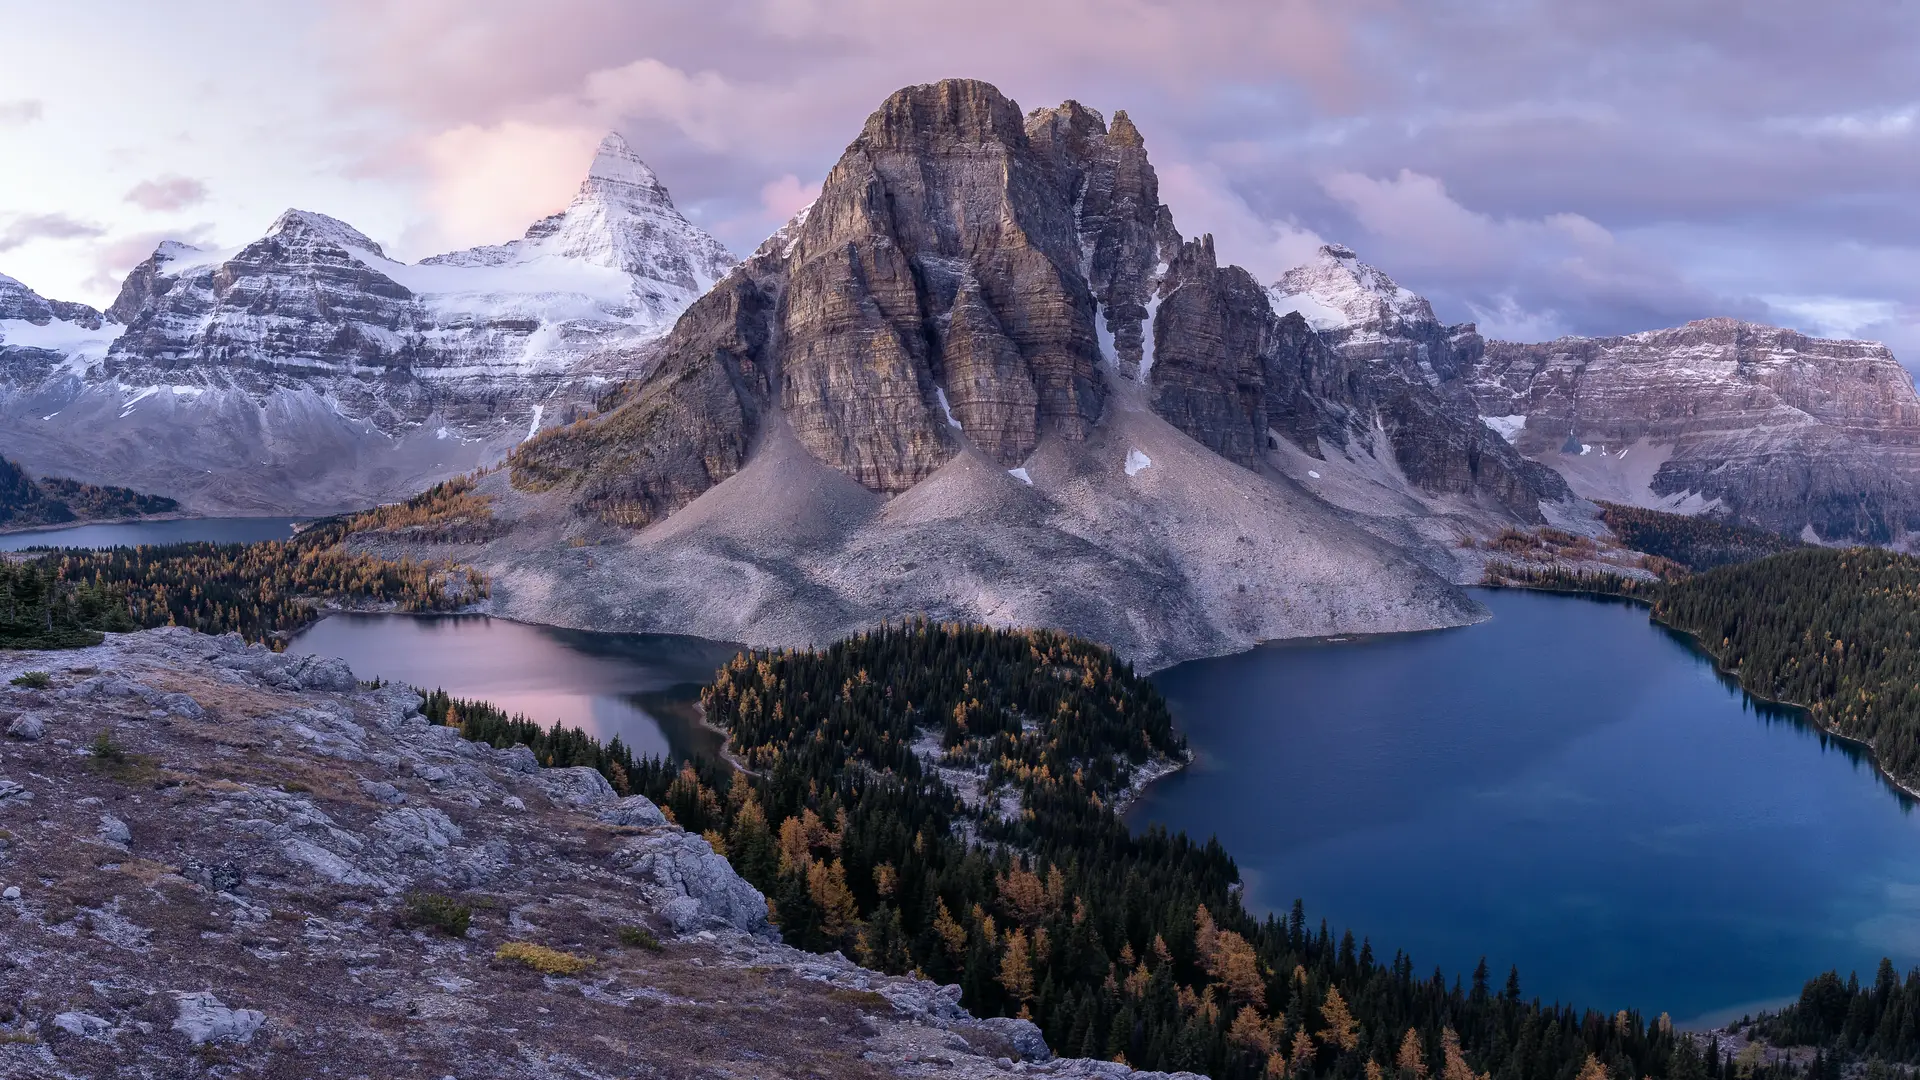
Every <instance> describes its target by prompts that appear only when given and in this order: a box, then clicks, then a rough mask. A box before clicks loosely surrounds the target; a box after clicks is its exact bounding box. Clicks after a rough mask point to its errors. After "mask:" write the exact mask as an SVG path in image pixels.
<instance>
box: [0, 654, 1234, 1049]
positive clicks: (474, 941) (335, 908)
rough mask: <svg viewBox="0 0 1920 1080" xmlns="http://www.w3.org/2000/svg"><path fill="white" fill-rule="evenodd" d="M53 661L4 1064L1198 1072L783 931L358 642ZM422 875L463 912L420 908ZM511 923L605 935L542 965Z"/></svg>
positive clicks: (28, 731) (586, 937)
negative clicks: (354, 654)
mask: <svg viewBox="0 0 1920 1080" xmlns="http://www.w3.org/2000/svg"><path fill="white" fill-rule="evenodd" d="M28 669H36V670H41V671H47V672H50V673H51V676H52V685H51V686H50V687H48V688H46V689H41V690H34V689H24V688H19V687H11V688H5V689H4V692H0V731H3V732H5V736H4V737H0V1000H4V1001H5V1002H6V1003H7V1004H6V1009H5V1010H4V1012H0V1074H5V1075H8V1076H13V1075H21V1076H43V1075H44V1076H102V1075H114V1074H117V1073H119V1072H123V1071H127V1070H134V1071H143V1072H146V1073H149V1074H152V1075H164V1076H184V1075H193V1074H195V1073H197V1072H198V1071H201V1070H203V1069H205V1068H206V1067H207V1065H208V1063H209V1062H219V1063H220V1064H221V1066H222V1067H224V1068H231V1069H238V1070H240V1071H243V1072H248V1073H260V1074H263V1075H279V1074H291V1075H308V1074H312V1073H314V1072H315V1071H316V1070H317V1071H320V1072H326V1071H329V1070H331V1071H336V1072H341V1073H343V1074H348V1075H361V1074H365V1075H380V1076H388V1075H400V1074H404V1075H422V1076H443V1075H455V1076H463V1077H515V1078H542V1080H558V1078H563V1077H564V1078H573V1077H586V1076H604V1075H622V1076H632V1075H640V1076H646V1075H669V1074H671V1075H683V1074H688V1075H692V1074H698V1075H748V1074H761V1073H763V1072H764V1071H766V1070H767V1069H769V1068H772V1069H773V1070H774V1071H777V1072H779V1073H781V1074H783V1075H784V1074H787V1073H789V1072H811V1073H815V1074H818V1075H827V1076H835V1077H864V1078H880V1077H892V1076H900V1075H910V1076H933V1077H955V1078H979V1077H989V1076H993V1077H998V1076H1004V1075H1007V1072H1006V1070H1007V1069H1008V1068H1009V1067H1013V1066H1012V1061H1013V1060H1018V1061H1021V1062H1022V1063H1023V1064H1021V1065H1020V1066H1018V1068H1020V1069H1022V1070H1039V1071H1042V1072H1045V1073H1046V1074H1047V1075H1053V1076H1061V1077H1114V1078H1117V1080H1125V1078H1129V1077H1133V1076H1136V1075H1139V1076H1140V1077H1141V1078H1142V1080H1153V1078H1155V1077H1160V1078H1161V1080H1172V1078H1168V1077H1165V1076H1164V1075H1163V1074H1135V1073H1132V1072H1131V1071H1130V1070H1127V1069H1125V1068H1123V1067H1120V1066H1116V1065H1113V1064H1112V1063H1109V1062H1093V1061H1082V1060H1059V1059H1053V1058H1052V1057H1051V1055H1050V1053H1049V1052H1048V1050H1047V1046H1046V1043H1045V1041H1044V1039H1042V1038H1041V1036H1040V1033H1039V1031H1038V1030H1037V1029H1036V1028H1034V1026H1033V1025H1032V1024H1030V1023H1028V1022H1026V1021H1023V1020H1011V1019H990V1020H981V1019H977V1018H975V1017H973V1016H971V1015H969V1014H968V1013H967V1012H966V1011H965V1010H964V1009H962V1008H960V1006H959V1005H958V1000H959V997H960V988H959V987H957V986H953V987H941V986H936V985H934V984H932V983H929V982H927V981H925V980H920V979H914V978H898V977H890V976H886V975H881V974H878V973H875V972H871V971H866V970H863V969H861V968H859V967H857V966H855V965H853V964H851V963H849V962H847V961H846V960H844V959H842V958H840V957H839V956H838V955H834V956H826V957H823V956H817V955H813V954H809V953H803V952H800V951H798V950H796V949H792V948H788V947H786V946H783V945H781V944H779V943H778V938H777V936H776V935H775V933H774V932H773V931H772V930H771V928H769V926H768V925H767V908H766V901H765V899H764V898H763V897H762V896H761V895H760V894H759V893H758V892H757V891H755V890H754V888H753V887H752V886H751V885H749V884H748V883H747V882H746V881H744V880H743V879H741V878H740V877H739V875H737V874H735V873H734V871H733V868H732V867H731V866H729V865H728V864H727V862H726V860H725V859H723V858H721V857H720V856H718V855H716V854H715V853H714V852H713V850H712V849H711V848H710V847H709V846H708V844H707V842H706V841H704V840H702V839H701V838H699V837H697V836H693V835H690V834H688V833H686V832H683V831H682V830H680V829H679V828H677V827H675V826H673V825H672V824H670V823H669V822H668V821H667V819H666V817H665V816H664V815H663V814H662V813H661V811H660V810H659V809H658V808H657V807H655V806H654V805H653V804H652V803H650V802H648V801H647V800H646V799H645V798H644V797H640V796H632V797H628V798H625V799H621V798H619V797H618V796H617V795H616V794H615V793H614V791H613V790H612V789H611V788H610V787H609V785H608V784H607V782H606V780H605V779H603V778H602V777H601V775H600V774H599V773H597V772H594V771H593V770H590V769H583V768H575V769H542V768H541V767H540V765H539V763H538V762H536V761H535V760H534V758H533V754H532V752H531V751H529V750H528V749H527V748H526V747H524V746H520V747H515V748H513V749H511V750H495V749H493V748H492V747H490V746H487V745H484V744H480V743H472V742H467V741H466V740H464V739H462V738H461V737H460V734H459V732H458V731H456V730H454V729H452V728H445V727H435V726H432V725H430V724H428V723H427V722H426V720H425V719H423V718H422V717H421V716H420V715H419V714H418V712H417V710H416V706H417V704H418V701H419V697H418V695H417V694H415V693H414V692H412V691H411V690H407V689H405V688H401V687H386V688H383V689H379V690H367V689H364V688H362V687H361V686H360V685H359V683H358V682H357V681H356V680H355V679H354V677H353V673H352V672H351V671H349V670H348V669H347V668H346V666H345V665H344V664H342V663H341V662H340V661H338V660H325V659H321V658H317V657H289V656H285V655H276V654H273V653H269V652H267V651H265V650H264V649H260V648H248V647H246V646H243V645H241V644H240V643H239V641H238V640H237V639H233V638H209V637H204V636H201V635H198V634H194V633H192V632H190V631H186V630H182V629H166V630H152V631H147V632H145V633H140V634H130V635H112V636H110V637H109V639H108V641H107V643H106V644H104V645H102V646H99V647H97V648H93V649H86V650H79V651H74V652H67V653H57V654H31V653H29V654H21V653H12V654H9V655H8V656H7V657H6V658H5V660H4V661H3V662H0V679H5V678H9V677H12V676H14V675H17V674H19V673H20V672H21V671H23V670H28ZM97 672H104V674H99V673H97ZM102 739H104V740H105V741H106V743H107V745H108V746H109V747H110V748H112V751H113V752H112V753H110V754H108V755H104V756H103V755H101V754H98V753H90V752H89V751H88V750H87V749H85V748H86V747H97V746H99V745H100V743H101V740H102ZM423 893H431V894H438V895H440V896H441V897H443V898H450V899H447V901H446V903H447V905H448V906H449V907H451V906H454V905H457V906H459V907H462V908H465V909H466V910H467V911H468V916H469V917H468V920H467V921H464V922H461V923H459V924H458V925H453V924H450V923H448V922H447V921H445V920H441V921H438V922H436V921H435V920H433V919H431V918H428V917H426V916H425V915H423V912H426V911H427V909H426V908H424V907H423V906H422V905H421V904H420V903H419V900H418V898H419V897H420V895H421V894H423ZM443 910H444V909H443ZM623 931H624V933H623ZM634 931H646V932H647V933H648V934H651V935H653V936H654V937H655V938H657V939H658V940H659V941H660V942H661V943H662V944H661V947H659V948H658V949H648V948H642V947H638V946H636V945H634V944H631V943H630V942H632V941H634V940H635V938H636V936H635V934H634V933H633V932H634ZM509 943H518V944H519V946H520V947H525V946H528V945H533V946H540V947H544V948H546V949H550V950H555V952H553V953H549V954H546V955H547V956H549V957H552V956H555V955H559V954H565V957H570V958H572V959H573V960H575V961H580V962H584V963H582V964H581V966H580V967H579V968H578V969H577V970H572V971H562V970H561V969H554V970H553V971H552V972H550V973H546V974H543V973H541V972H540V971H538V970H534V969H533V968H531V967H529V966H528V965H527V964H525V963H523V962H521V961H518V960H515V959H513V956H514V954H513V952H512V951H511V950H507V951H505V952H503V951H502V946H505V945H508V944H509ZM609 1033H615V1034H609ZM616 1035H617V1037H616ZM1003 1062H1004V1063H1003ZM1180 1076H1181V1077H1184V1078H1186V1080H1198V1078H1197V1077H1192V1076H1191V1074H1180Z"/></svg>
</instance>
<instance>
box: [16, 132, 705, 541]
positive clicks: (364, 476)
mask: <svg viewBox="0 0 1920 1080" xmlns="http://www.w3.org/2000/svg"><path fill="white" fill-rule="evenodd" d="M733 263H734V260H733V257H732V256H731V255H730V254H728V253H727V251H726V250H725V249H724V248H723V247H721V246H720V244H719V243H718V242H717V241H715V240H714V239H713V238H712V237H711V236H708V235H707V234H706V233H705V232H703V231H701V230H700V229H699V228H697V227H696V226H694V225H693V224H691V223H690V222H688V221H687V220H686V219H685V218H684V217H682V216H681V215H680V214H679V212H678V211H677V210H675V209H674V206H673V203H672V200H671V198H670V197H669V196H668V194H667V191H666V189H665V188H664V187H663V186H661V184H660V183H659V180H658V179H657V178H656V177H655V176H654V175H653V173H652V172H651V171H650V170H648V169H647V167H646V165H645V164H644V163H643V162H641V161H640V159H639V158H638V157H637V156H635V155H634V153H633V152H632V150H631V149H630V148H629V147H628V146H627V145H626V143H625V142H623V141H622V140H621V139H620V138H619V137H618V136H617V135H616V136H609V137H608V138H607V139H606V141H605V142H603V143H602V144H601V147H600V150H599V153H598V154H597V155H596V157H595V159H594V162H593V164H592V166H591V168H590V170H589V173H588V176H587V178H586V180H585V181H584V182H583V183H582V184H581V187H580V190H579V192H578V194H577V195H576V196H575V198H574V200H573V202H572V204H571V205H570V206H569V207H568V208H567V209H566V210H565V211H564V212H562V213H560V214H556V215H554V216H552V217H549V218H546V219H543V220H542V221H539V222H536V223H535V224H534V225H533V226H532V227H531V228H529V229H528V230H527V234H526V236H525V237H523V238H522V239H520V240H516V241H513V242H511V243H508V244H502V245H497V246H492V247H483V248H474V249H471V250H467V251H459V252H453V253H450V254H447V255H441V256H436V257H434V258H430V259H426V260H423V261H421V262H420V263H417V264H413V265H408V264H405V263H401V262H397V261H395V260H393V259H390V258H388V257H387V256H386V253H385V252H384V251H383V250H382V249H381V248H380V245H379V244H377V243H375V242H374V241H373V240H371V239H369V238H368V237H366V236H365V235H363V234H361V233H360V232H359V231H357V230H355V229H354V228H352V227H351V226H349V225H347V224H345V223H344V222H340V221H337V220H335V219H333V218H329V217H327V216H325V215H323V214H316V213H311V212H307V211H298V210H290V211H288V212H287V213H285V214H283V215H282V216H281V217H280V218H279V219H278V220H277V221H275V222H274V224H273V226H272V228H270V229H269V230H268V232H267V234H266V235H265V236H263V237H262V238H260V239H259V240H257V241H254V242H253V243H251V244H248V245H246V246H244V247H242V248H239V249H237V250H230V251H202V250H198V249H195V248H191V247H188V246H186V245H182V244H177V243H171V242H169V243H164V244H162V245H160V247H159V248H158V249H157V250H156V251H155V252H154V254H153V256H152V257H150V258H149V259H147V260H146V261H145V262H143V263H141V264H140V265H139V266H138V267H136V268H135V269H134V270H133V272H132V273H131V274H129V275H128V277H127V279H126V281H125V283H124V284H123V287H122V289H121V293H120V296H119V297H118V298H117V299H116V301H115V303H114V304H113V305H112V307H111V308H109V310H108V312H107V313H106V316H105V320H104V322H103V321H102V320H101V317H100V316H99V313H94V314H93V320H94V325H93V329H92V330H91V331H90V332H91V333H92V334H93V336H94V337H95V338H104V339H105V340H104V341H102V342H101V343H100V344H98V345H92V346H88V347H75V348H66V349H62V350H52V351H48V353H47V354H44V355H43V354H34V355H27V354H23V353H21V352H20V351H19V350H18V349H10V350H9V353H8V355H6V356H0V365H3V366H0V380H3V381H4V392H5V398H4V400H5V402H6V406H7V407H6V414H5V415H6V419H7V420H8V422H9V423H11V424H17V425H19V426H20V427H21V428H22V429H24V430H23V432H22V434H23V436H24V445H22V446H21V447H20V449H19V452H20V453H21V454H22V455H23V456H25V457H26V458H27V459H28V460H29V461H30V462H31V463H32V464H33V465H34V466H35V467H38V468H42V469H53V470H55V471H63V472H71V473H74V474H76V475H82V476H87V477H89V478H93V477H94V474H100V475H103V476H105V475H110V476H111V477H112V478H114V479H132V480H135V481H136V482H138V483H140V484H142V485H143V486H146V487H149V488H154V489H167V490H172V491H176V492H178V493H179V494H181V495H183V496H185V498H186V499H187V501H188V502H189V503H190V504H194V505H197V506H200V507H201V508H203V509H206V508H218V507H220V506H222V505H224V506H226V507H247V506H257V505H264V506H271V507H273V508H276V509H293V510H330V509H339V508H342V507H344V506H351V505H363V504H365V503H367V502H371V501H381V500H383V499H391V498H395V497H399V496H403V495H406V494H409V493H411V492H412V491H415V490H417V489H418V488H419V487H420V486H421V485H422V484H423V483H431V482H432V480H434V479H436V478H438V477H443V476H445V475H449V474H451V473H456V472H460V471H464V470H465V469H467V468H471V467H472V466H473V465H475V464H479V463H481V462H483V461H485V460H486V459H488V458H490V457H493V456H497V455H498V454H499V453H501V452H503V451H504V450H505V449H506V448H508V447H510V446H512V445H513V444H514V443H515V442H517V441H519V440H521V439H523V438H525V437H526V436H527V435H528V434H530V433H531V432H533V431H535V430H538V429H539V428H540V427H541V426H542V425H543V424H550V423H553V422H555V421H558V420H565V419H568V418H570V416H571V415H572V413H573V412H574V411H577V410H578V409H580V408H581V407H583V406H584V405H585V404H587V403H588V402H590V401H591V400H593V398H594V397H595V396H596V395H597V394H598V393H599V392H601V391H603V390H604V389H605V387H606V386H607V385H609V384H610V383H611V382H612V381H617V380H618V379H620V378H623V377H627V376H631V375H632V374H634V373H635V372H636V371H638V370H640V369H641V367H642V366H643V365H644V364H645V363H646V361H647V356H648V354H647V352H646V347H647V345H648V344H649V343H651V342H652V341H653V340H655V339H656V338H658V337H659V336H660V335H661V334H662V333H664V332H665V331H666V329H667V327H668V326H670V325H671V324H672V322H673V320H674V319H675V318H676V317H678V315H679V314H680V313H681V312H682V311H684V310H685V308H686V307H687V305H689V304H690V303H692V302H693V300H694V299H695V298H696V297H698V296H699V295H700V294H701V293H703V292H705V291H706V290H707V288H708V287H710V286H711V285H712V283H713V282H714V281H715V280H717V279H718V278H720V277H722V276H724V275H725V274H726V273H727V271H728V270H729V269H731V267H732V266H733ZM9 280H11V279H9ZM44 303H45V302H42V304H43V305H44ZM75 325H77V326H84V321H83V322H82V323H77V324H75ZM15 336H21V337H22V338H23V340H24V341H27V342H29V343H31V342H33V341H39V340H43V339H48V338H49V333H48V332H46V331H42V332H39V333H38V334H34V333H25V332H23V333H22V334H19V335H16V334H14V333H8V334H7V338H8V340H9V343H10V342H11V339H12V338H14V337H15ZM68 336H69V337H71V336H73V335H71V334H69V335H68ZM0 347H6V346H0ZM156 451H157V452H156ZM316 455H319V456H320V457H321V458H322V460H323V461H324V462H325V463H326V464H325V466H324V467H321V468H314V467H312V461H313V459H314V458H315V456H316ZM209 475H211V476H212V479H208V477H209ZM216 500H218V501H216Z"/></svg>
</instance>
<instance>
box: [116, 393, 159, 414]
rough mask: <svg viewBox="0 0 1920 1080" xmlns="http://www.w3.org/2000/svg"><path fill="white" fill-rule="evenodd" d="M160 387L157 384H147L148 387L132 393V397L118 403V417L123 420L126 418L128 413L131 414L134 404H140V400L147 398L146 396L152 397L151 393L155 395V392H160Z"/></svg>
mask: <svg viewBox="0 0 1920 1080" xmlns="http://www.w3.org/2000/svg"><path fill="white" fill-rule="evenodd" d="M160 389H161V388H160V387H158V386H149V387H147V388H146V389H144V390H142V391H140V392H139V393H137V394H135V395H133V396H132V397H130V398H128V399H127V400H126V401H125V402H123V403H121V405H120V419H122V420H125V419H126V418H127V417H128V416H129V415H131V414H132V413H133V407H134V406H135V405H138V404H140V403H141V402H143V401H145V400H147V399H148V398H150V397H152V396H153V395H155V394H157V393H159V392H160Z"/></svg>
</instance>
